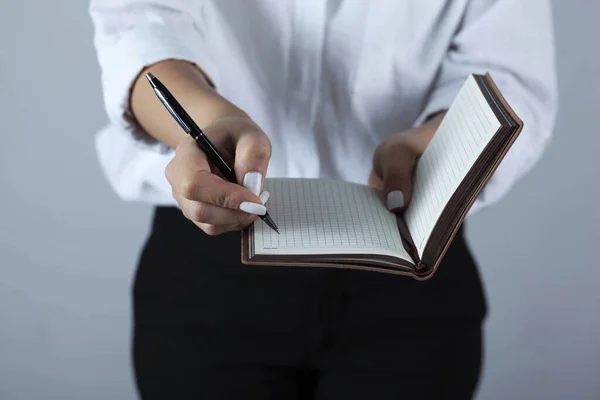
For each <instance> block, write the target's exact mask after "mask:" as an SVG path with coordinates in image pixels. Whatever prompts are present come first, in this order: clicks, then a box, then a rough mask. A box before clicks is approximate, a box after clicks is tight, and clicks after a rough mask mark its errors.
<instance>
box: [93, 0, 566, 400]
mask: <svg viewBox="0 0 600 400" xmlns="http://www.w3.org/2000/svg"><path fill="white" fill-rule="evenodd" d="M90 11H91V15H92V19H93V21H94V25H95V29H96V35H95V44H96V48H97V51H98V57H99V60H100V65H101V67H102V80H103V90H104V97H105V104H106V109H107V112H108V115H109V118H110V125H109V126H108V127H107V128H106V129H104V130H103V131H102V132H101V133H100V134H99V136H98V140H97V147H98V154H99V157H100V160H101V163H102V165H103V168H104V170H105V172H106V175H107V176H108V178H109V180H110V182H111V184H112V185H113V187H114V189H115V190H116V192H117V193H118V194H119V195H120V196H121V197H122V198H124V199H126V200H136V201H144V202H149V203H151V204H154V205H155V206H156V207H157V208H156V213H155V216H154V223H153V226H152V231H151V234H150V237H149V239H148V241H147V243H146V245H145V248H144V250H143V253H142V255H141V258H140V262H139V266H138V271H137V275H136V279H135V286H134V313H135V332H134V346H133V347H134V364H135V372H136V379H137V385H138V389H139V391H140V394H141V396H142V397H143V398H144V399H154V398H156V399H165V398H177V399H187V398H211V399H212V398H214V399H254V398H256V399H268V398H273V399H330V398H336V399H337V398H343V399H355V398H356V399H363V398H366V396H370V397H372V398H376V399H387V398H390V399H391V398H394V399H395V398H411V399H412V398H418V399H421V398H444V397H445V398H470V397H472V395H473V393H474V390H475V388H476V384H477V381H478V377H479V373H480V368H481V324H482V320H483V318H484V315H485V304H484V296H483V294H482V288H481V283H480V280H479V277H478V273H477V271H476V267H475V265H474V262H473V259H472V257H471V255H470V253H469V250H468V249H467V247H466V245H465V242H464V239H463V237H462V233H461V234H459V235H457V237H456V239H455V240H454V242H453V244H452V246H451V248H450V250H449V251H448V253H447V255H446V256H445V259H444V261H443V264H442V265H441V266H440V268H439V271H438V273H437V274H436V276H435V277H434V278H433V279H432V280H430V281H427V282H424V283H423V282H417V281H414V280H412V279H410V278H406V277H398V276H389V275H386V274H378V273H371V272H364V271H347V270H331V269H308V268H283V267H282V268H273V267H249V266H243V265H241V263H240V250H239V248H240V235H239V233H238V232H237V231H239V230H240V229H242V228H244V227H246V226H248V225H249V224H251V223H252V222H253V221H255V220H256V218H257V216H256V214H260V213H263V212H264V204H263V203H264V201H266V198H267V197H268V195H267V194H266V193H263V192H262V188H263V184H264V179H265V177H266V176H267V174H268V176H273V177H276V176H284V177H331V178H336V179H344V180H349V181H354V182H359V183H367V182H369V183H370V184H371V185H374V186H378V187H380V188H382V190H383V192H384V198H385V199H386V205H387V206H388V208H389V209H390V210H391V211H393V212H401V211H402V210H403V208H404V207H405V206H406V204H407V203H408V202H409V201H410V195H411V176H412V172H413V168H414V166H415V163H416V160H417V159H418V157H419V155H420V154H421V153H422V152H423V150H424V149H425V147H426V146H427V143H428V142H429V140H430V139H431V137H432V136H433V135H434V133H435V129H436V127H437V125H438V124H439V122H440V120H441V118H443V114H444V110H445V109H447V108H448V107H449V105H450V104H451V102H452V100H453V99H454V97H455V96H456V94H457V92H458V89H459V88H460V87H461V85H462V84H463V82H464V81H465V79H466V77H467V76H468V75H469V74H470V73H483V72H490V73H491V75H492V76H493V78H494V80H495V81H496V82H497V84H498V85H499V87H500V90H501V91H502V92H503V93H504V94H505V96H506V97H507V99H508V100H509V102H510V104H511V105H512V106H513V107H514V109H515V111H516V112H517V114H518V115H519V116H520V117H521V118H522V119H523V120H524V121H525V129H524V131H523V132H522V133H521V136H520V138H519V139H518V141H517V142H516V143H515V145H514V146H513V148H512V149H511V151H510V152H509V154H508V155H507V157H506V158H505V160H504V161H503V163H502V165H501V166H500V168H499V169H498V170H497V172H496V174H495V175H494V177H493V178H492V180H491V181H490V182H489V183H488V185H487V186H486V188H485V190H484V191H483V192H482V195H481V196H480V198H479V199H478V200H477V203H476V204H475V206H474V208H473V209H472V212H475V211H477V210H479V209H481V208H483V207H485V206H488V205H490V204H492V203H494V202H496V201H497V200H498V199H499V198H501V197H502V196H503V195H504V194H505V193H506V192H507V191H508V189H509V188H510V186H511V185H512V184H513V183H514V182H515V181H516V180H518V179H519V178H521V177H522V176H523V175H524V174H525V173H526V172H527V171H528V170H529V169H530V168H531V167H532V166H533V164H534V163H535V161H536V160H537V159H538V157H539V156H540V154H541V153H542V151H543V147H544V142H545V141H546V139H547V138H548V137H549V135H550V132H551V130H552V124H553V116H554V112H555V101H556V93H555V81H554V67H553V50H552V34H551V23H550V20H551V18H550V7H549V3H548V1H544V0H535V1H534V0H531V1H527V2H523V1H519V0H471V1H468V0H456V1H441V0H438V1H427V2H415V1H408V0H385V1H384V0H381V1H377V2H374V1H369V2H368V1H350V0H327V1H326V0H303V1H301V0H295V1H294V0H289V1H275V0H255V1H245V0H237V1H236V0H227V1H223V0H221V1H218V0H212V1H208V0H206V1H201V0H178V1H173V0H119V1H117V0H113V1H110V0H92V2H91V9H90ZM148 71H151V72H152V73H154V74H155V75H156V76H157V77H159V79H160V80H161V81H163V82H164V83H165V84H166V86H167V87H169V89H170V90H171V92H173V94H174V95H175V96H176V97H177V98H178V100H179V101H180V102H181V103H182V104H183V106H184V107H185V108H186V109H187V110H188V112H189V113H190V114H191V116H192V117H193V118H194V119H195V121H196V122H197V123H198V125H199V126H200V127H202V129H203V130H204V131H205V132H206V134H207V135H208V136H209V137H210V138H211V140H212V141H213V142H214V143H215V144H216V145H217V146H218V147H219V148H220V149H221V150H222V151H223V152H224V153H226V154H227V156H228V157H229V159H230V161H231V162H232V163H233V164H234V166H235V172H236V175H237V178H238V181H239V182H243V186H241V185H234V184H231V183H228V182H225V181H224V180H222V179H221V178H220V177H219V176H217V175H216V174H214V173H213V172H214V170H213V169H211V166H210V165H209V163H208V162H207V160H206V157H205V156H204V154H203V153H202V152H201V151H200V150H199V149H198V148H197V146H196V145H195V143H194V142H193V140H191V139H190V138H189V137H187V136H186V135H185V133H184V132H183V131H182V130H181V129H180V128H179V127H178V126H177V125H176V123H175V122H174V121H173V119H172V118H171V116H170V115H169V114H168V113H167V112H166V111H165V110H164V108H163V106H162V105H161V104H160V103H159V102H158V101H157V99H156V98H155V96H154V94H153V93H152V91H151V89H150V87H149V85H148V83H147V82H146V81H145V79H144V77H143V74H144V73H145V72H148ZM267 170H268V173H267Z"/></svg>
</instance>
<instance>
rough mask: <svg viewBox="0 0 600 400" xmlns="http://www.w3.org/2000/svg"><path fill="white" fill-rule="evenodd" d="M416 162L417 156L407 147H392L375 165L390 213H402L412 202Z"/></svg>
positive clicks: (385, 151) (385, 150)
mask: <svg viewBox="0 0 600 400" xmlns="http://www.w3.org/2000/svg"><path fill="white" fill-rule="evenodd" d="M416 162H417V157H416V155H415V154H414V153H413V152H412V151H410V150H409V149H408V148H406V146H402V145H397V146H394V145H390V146H389V147H388V148H386V149H384V150H383V151H382V154H381V155H380V157H379V158H378V162H377V163H376V164H375V165H374V169H375V173H376V174H377V175H379V176H380V177H381V178H382V181H383V195H384V199H385V201H386V206H387V208H388V209H389V210H390V211H393V212H400V211H402V210H404V209H405V208H406V206H407V205H408V203H409V202H410V198H411V195H412V176H413V171H414V167H415V165H416Z"/></svg>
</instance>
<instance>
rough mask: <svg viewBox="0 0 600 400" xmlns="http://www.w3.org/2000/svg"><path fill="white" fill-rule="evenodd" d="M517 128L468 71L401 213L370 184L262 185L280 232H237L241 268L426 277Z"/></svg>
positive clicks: (495, 94)
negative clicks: (334, 269) (391, 208)
mask: <svg viewBox="0 0 600 400" xmlns="http://www.w3.org/2000/svg"><path fill="white" fill-rule="evenodd" d="M522 126H523V123H522V122H521V120H520V119H519V118H518V117H517V116H516V115H515V113H514V112H513V111H512V109H511V108H510V106H509V105H508V103H506V101H505V99H504V98H503V96H502V95H501V93H500V92H499V91H498V89H497V88H496V86H495V85H494V83H493V81H492V79H491V77H490V76H489V75H486V76H481V75H472V76H470V77H469V78H468V79H467V81H466V82H465V84H464V85H463V87H462V89H461V90H460V92H459V94H458V96H457V97H456V99H455V101H454V103H453V104H452V106H451V107H450V109H449V110H448V112H447V113H446V115H445V116H444V119H443V120H442V122H441V124H440V125H439V127H438V129H437V131H436V133H435V135H434V137H433V139H432V140H431V142H430V143H429V145H428V146H427V148H426V150H425V152H424V153H423V154H422V156H421V158H420V159H419V161H418V163H417V167H416V170H415V175H414V179H413V193H412V199H411V201H410V204H409V205H408V207H407V208H406V210H405V211H404V213H403V214H402V215H395V214H393V213H391V212H389V211H388V210H387V208H386V207H385V205H384V201H383V199H382V194H381V192H380V191H378V190H376V189H373V188H370V187H368V186H363V185H358V184H354V183H348V182H342V181H334V180H324V179H267V181H266V182H265V187H266V190H268V191H269V192H270V193H271V198H270V201H269V211H270V212H271V214H272V215H273V218H274V219H275V220H276V221H278V224H279V228H280V232H281V235H278V234H277V233H274V232H272V231H271V230H269V229H268V227H267V226H266V225H265V224H264V222H259V221H257V222H255V223H254V224H253V225H252V226H251V227H250V228H249V229H247V230H245V231H244V232H243V235H242V262H244V263H246V264H262V265H269V264H273V265H291V266H324V267H338V268H354V269H366V270H374V271H380V272H388V273H396V274H405V275H411V276H413V277H415V278H419V279H426V278H428V277H431V276H432V275H433V273H434V272H435V270H436V269H437V267H438V265H439V263H440V261H441V260H442V258H443V256H444V254H445V252H446V250H447V249H448V246H449V245H450V243H451V241H452V238H453V237H454V235H455V234H456V232H457V231H458V228H459V227H460V225H461V223H462V221H463V219H464V217H465V216H466V214H467V212H468V210H469V209H470V207H471V206H472V204H473V202H474V201H475V199H476V198H477V196H478V195H479V193H480V192H481V190H482V189H483V187H484V186H485V184H486V182H487V181H488V180H489V178H490V177H491V175H492V174H493V172H494V170H495V169H496V168H497V167H498V165H499V164H500V161H501V160H502V158H503V157H504V155H505V154H506V152H507V151H508V149H509V148H510V146H511V145H512V143H513V142H514V141H515V139H516V138H517V136H518V134H519V133H520V131H521V129H522Z"/></svg>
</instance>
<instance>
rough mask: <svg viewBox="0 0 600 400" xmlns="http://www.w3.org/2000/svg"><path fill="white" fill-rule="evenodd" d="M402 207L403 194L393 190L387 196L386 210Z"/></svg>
mask: <svg viewBox="0 0 600 400" xmlns="http://www.w3.org/2000/svg"><path fill="white" fill-rule="evenodd" d="M402 207H404V193H402V192H401V191H400V190H393V191H391V192H389V193H388V195H387V208H388V210H390V211H391V210H394V209H396V208H402Z"/></svg>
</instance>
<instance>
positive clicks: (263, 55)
mask: <svg viewBox="0 0 600 400" xmlns="http://www.w3.org/2000/svg"><path fill="white" fill-rule="evenodd" d="M90 13H91V17H92V20H93V23H94V27H95V46H96V50H97V53H98V59H99V62H100V66H101V69H102V87H103V93H104V101H105V106H106V112H107V113H108V117H109V120H110V122H109V124H108V126H106V127H105V128H104V129H103V130H101V131H100V132H99V133H98V135H97V140H96V146H97V151H98V156H99V159H100V163H101V165H102V167H103V170H104V172H105V174H106V176H107V177H108V180H109V181H110V183H111V185H112V187H113V188H114V190H115V191H116V192H117V193H118V194H119V196H120V197H122V198H123V199H126V200H137V201H144V202H149V203H152V204H157V205H158V204H160V205H175V204H176V203H175V201H174V199H173V197H172V195H171V188H170V186H169V184H168V182H167V180H166V178H165V174H164V169H165V167H166V165H167V163H168V162H169V161H170V159H171V158H172V157H173V154H174V151H173V150H170V149H167V148H165V146H163V145H161V144H160V143H148V142H144V141H140V140H138V139H135V138H134V135H133V133H134V131H135V130H136V129H140V128H139V127H138V126H136V124H135V121H134V120H133V119H132V118H131V117H129V115H130V112H129V111H128V109H127V104H128V95H129V90H130V87H131V85H132V82H133V80H134V79H135V77H136V76H137V75H138V73H139V72H140V70H141V69H142V68H143V67H144V66H147V65H150V64H153V63H155V62H158V61H160V60H164V59H182V60H188V61H191V62H193V63H195V64H196V65H198V66H199V67H200V68H201V69H202V70H203V71H204V72H205V73H206V74H207V75H208V76H209V77H210V79H211V80H212V81H213V83H214V84H215V86H216V88H217V90H218V92H219V93H220V94H221V95H223V96H224V97H225V98H227V99H228V100H230V101H231V102H233V103H234V104H236V105H237V106H238V107H240V108H241V109H243V110H244V111H246V112H247V113H248V114H249V115H250V116H251V117H252V118H253V119H254V120H255V121H256V122H257V123H258V124H259V125H260V126H261V127H262V129H263V130H264V131H265V132H266V133H267V135H268V136H269V138H270V139H271V143H272V145H273V152H272V153H273V155H272V158H271V161H270V164H269V169H268V174H267V176H269V177H330V178H337V179H343V180H347V181H353V182H358V183H366V181H367V178H368V176H369V172H370V169H371V163H372V157H373V153H374V151H375V148H376V147H377V145H378V144H379V143H380V142H381V141H382V140H383V139H385V138H386V137H387V136H389V135H390V134H393V133H395V132H398V131H401V130H404V129H407V128H409V127H412V126H416V125H419V124H421V123H422V122H423V120H424V119H425V118H426V117H427V116H428V115H430V114H432V113H434V112H436V111H439V110H442V109H445V108H448V107H449V106H450V104H451V103H452V101H453V99H454V97H455V95H456V94H457V92H458V90H459V88H460V87H461V85H462V84H463V82H464V81H465V79H466V77H467V76H468V75H469V74H471V73H485V72H490V74H491V75H492V78H493V79H494V80H495V81H496V83H497V85H498V87H499V88H500V90H501V91H502V93H503V94H504V95H505V97H506V98H507V100H508V102H509V103H510V104H511V105H512V106H513V108H514V110H515V112H516V113H517V114H518V115H519V116H520V117H521V119H522V120H523V121H524V124H525V127H524V129H523V131H522V133H521V135H520V137H519V139H518V140H517V141H516V143H515V144H514V145H513V147H512V149H511V150H510V152H509V153H508V154H507V156H506V158H505V159H504V161H503V162H502V164H501V166H500V167H499V168H498V170H497V171H496V173H495V174H494V176H493V178H492V179H491V180H490V181H489V183H488V185H487V186H486V188H485V189H484V191H483V192H482V194H481V196H480V197H479V199H478V200H477V202H476V203H475V206H474V208H473V209H472V211H475V210H478V209H480V208H481V207H483V206H486V205H489V204H491V203H494V202H495V201H497V200H498V199H500V198H501V197H502V196H503V195H504V194H505V193H506V192H507V191H508V190H509V189H510V187H511V185H512V184H513V183H514V182H515V181H517V180H518V179H520V178H521V177H523V176H524V175H525V174H526V173H527V172H528V171H529V170H530V169H531V167H532V166H533V165H534V164H535V163H536V161H537V160H538V159H539V158H540V156H541V154H542V152H543V150H544V147H545V144H546V142H547V140H548V138H549V137H550V134H551V132H552V129H553V125H554V117H555V112H556V103H557V100H556V97H557V96H556V78H555V67H554V50H553V36H552V26H551V10H550V4H549V0H526V1H524V0H454V1H453V0H427V1H421V0H419V1H415V0H377V1H372V0H369V1H367V0H253V1H249V0H91V5H90ZM165 115H166V114H165Z"/></svg>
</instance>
